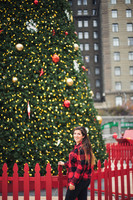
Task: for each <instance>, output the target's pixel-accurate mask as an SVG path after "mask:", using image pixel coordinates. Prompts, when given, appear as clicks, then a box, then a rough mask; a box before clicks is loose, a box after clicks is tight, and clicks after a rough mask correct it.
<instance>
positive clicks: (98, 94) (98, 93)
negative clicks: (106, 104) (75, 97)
mask: <svg viewBox="0 0 133 200" xmlns="http://www.w3.org/2000/svg"><path fill="white" fill-rule="evenodd" d="M96 99H98V100H100V99H101V94H100V92H96Z"/></svg>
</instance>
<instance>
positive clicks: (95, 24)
mask: <svg viewBox="0 0 133 200" xmlns="http://www.w3.org/2000/svg"><path fill="white" fill-rule="evenodd" d="M97 25H98V24H97V20H96V19H94V20H93V27H97Z"/></svg>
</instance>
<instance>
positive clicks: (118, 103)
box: [115, 97, 122, 106]
mask: <svg viewBox="0 0 133 200" xmlns="http://www.w3.org/2000/svg"><path fill="white" fill-rule="evenodd" d="M115 105H116V106H122V97H115Z"/></svg>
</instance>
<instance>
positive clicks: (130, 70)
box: [129, 66, 133, 75]
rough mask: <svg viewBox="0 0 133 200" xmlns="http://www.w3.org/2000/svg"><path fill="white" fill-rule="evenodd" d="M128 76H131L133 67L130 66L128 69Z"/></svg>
mask: <svg viewBox="0 0 133 200" xmlns="http://www.w3.org/2000/svg"><path fill="white" fill-rule="evenodd" d="M129 74H130V75H133V66H130V67H129Z"/></svg>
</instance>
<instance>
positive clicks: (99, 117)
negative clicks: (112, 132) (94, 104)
mask: <svg viewBox="0 0 133 200" xmlns="http://www.w3.org/2000/svg"><path fill="white" fill-rule="evenodd" d="M96 118H97V120H98V122H99V124H101V123H102V117H101V116H99V115H97V117H96Z"/></svg>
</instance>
